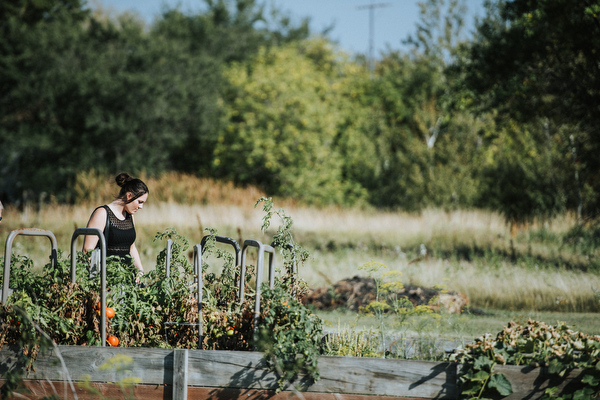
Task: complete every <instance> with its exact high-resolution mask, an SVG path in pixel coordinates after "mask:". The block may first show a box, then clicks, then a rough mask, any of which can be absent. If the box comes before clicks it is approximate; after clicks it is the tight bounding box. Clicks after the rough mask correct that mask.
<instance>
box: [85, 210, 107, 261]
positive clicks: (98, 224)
mask: <svg viewBox="0 0 600 400" xmlns="http://www.w3.org/2000/svg"><path fill="white" fill-rule="evenodd" d="M87 227H88V228H96V229H99V230H100V232H104V228H105V227H106V210H105V209H104V207H100V208H97V209H96V211H94V213H93V214H92V216H91V217H90V220H89V221H88V224H87ZM98 240H100V239H99V238H98V236H96V235H86V236H85V239H84V241H83V251H84V252H85V251H87V250H94V249H95V248H96V245H97V244H98ZM107 245H108V243H107Z"/></svg>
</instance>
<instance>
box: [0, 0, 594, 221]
mask: <svg viewBox="0 0 600 400" xmlns="http://www.w3.org/2000/svg"><path fill="white" fill-rule="evenodd" d="M205 3H206V7H205V10H204V11H203V12H199V13H196V14H194V13H189V12H182V11H181V10H179V9H166V10H165V11H164V12H163V13H162V14H161V15H158V16H157V17H156V18H155V20H154V21H153V22H152V23H151V24H147V23H144V22H142V21H141V20H140V19H139V17H136V16H132V15H129V14H123V15H118V16H116V17H108V16H106V15H104V14H103V13H102V12H101V11H93V12H92V11H91V10H90V9H89V8H88V7H87V5H86V4H85V3H84V2H83V1H79V0H38V1H30V0H5V1H2V2H0V192H1V193H0V195H1V196H2V199H3V200H5V201H6V200H8V201H10V202H13V203H19V202H23V201H27V199H30V200H31V199H36V200H39V199H40V197H44V196H45V198H54V199H56V201H60V202H74V201H77V200H78V194H77V192H76V190H75V188H76V187H77V185H75V184H74V183H75V182H77V181H78V179H79V181H80V178H81V174H84V173H87V172H89V171H99V172H100V173H103V174H104V173H105V174H107V176H109V175H111V174H113V173H115V172H119V171H122V170H126V171H128V172H130V173H140V172H144V173H145V174H147V175H150V176H157V177H158V176H161V175H164V174H168V173H173V172H179V173H185V174H192V175H195V176H198V177H199V178H204V179H216V180H222V181H230V182H234V183H235V184H237V185H241V186H246V185H253V186H256V187H258V188H260V189H261V190H263V191H264V192H265V193H267V194H268V195H272V196H281V197H291V198H294V199H296V200H298V201H301V202H303V203H307V204H314V205H327V204H336V205H342V206H356V205H359V206H360V205H366V206H375V207H379V208H389V209H402V210H409V211H411V210H415V211H418V210H420V209H423V208H425V207H441V208H446V209H456V208H470V207H479V208H489V209H493V210H498V211H501V212H502V213H503V214H504V215H505V216H506V217H507V219H509V220H512V221H516V222H523V221H526V220H527V219H529V218H532V217H536V216H542V217H544V216H552V215H555V214H556V213H561V212H565V211H574V212H577V213H578V215H579V216H580V217H581V218H582V220H586V221H593V220H594V219H595V218H596V217H597V216H598V213H599V210H600V199H599V196H598V193H599V192H600V152H599V151H600V135H599V133H600V132H599V129H600V50H599V48H598V43H600V21H599V16H600V0H585V1H584V0H576V1H574V0H537V1H532V0H515V1H508V0H503V1H494V2H488V3H487V6H486V15H485V16H484V17H483V18H482V19H481V20H480V21H478V23H477V24H476V28H477V29H476V31H475V32H472V34H469V33H468V32H465V31H464V23H465V21H464V19H463V18H464V15H465V10H464V3H463V2H462V1H459V0H429V1H426V2H423V3H422V14H421V15H422V17H421V20H420V22H419V24H417V26H416V27H415V34H414V35H413V36H411V37H410V38H407V42H408V43H409V44H411V45H412V50H411V51H407V52H402V51H399V50H394V49H392V48H390V49H389V50H388V51H386V52H385V53H383V54H380V56H379V57H378V59H377V60H376V63H375V66H374V69H372V70H371V69H370V68H369V63H368V60H366V59H365V57H364V56H357V57H354V58H352V57H350V56H348V55H346V54H344V53H343V52H342V51H340V50H339V48H337V47H336V46H335V44H334V43H332V42H331V41H330V40H329V39H328V38H327V36H326V35H315V34H314V33H312V32H310V31H309V29H308V23H307V21H304V22H302V23H299V24H293V23H291V22H290V21H291V19H290V18H289V17H288V16H286V15H284V14H282V13H280V12H278V11H277V10H272V9H267V8H265V7H264V4H263V3H262V2H260V1H258V0H206V1H205ZM400 39H401V38H398V40H400ZM78 176H79V178H78ZM251 200H255V199H251Z"/></svg>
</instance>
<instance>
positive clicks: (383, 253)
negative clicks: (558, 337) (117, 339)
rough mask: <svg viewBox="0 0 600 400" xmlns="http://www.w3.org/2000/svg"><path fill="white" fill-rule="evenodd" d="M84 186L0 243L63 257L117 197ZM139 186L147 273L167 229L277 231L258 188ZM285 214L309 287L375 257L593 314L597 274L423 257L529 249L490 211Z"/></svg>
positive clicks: (543, 305)
mask: <svg viewBox="0 0 600 400" xmlns="http://www.w3.org/2000/svg"><path fill="white" fill-rule="evenodd" d="M88 179H89V180H91V181H93V182H100V181H102V182H104V183H102V184H100V183H98V185H97V190H95V191H93V192H94V194H93V195H89V196H88V195H86V196H87V197H86V196H84V195H83V194H82V195H81V196H82V197H81V200H82V202H83V203H84V204H83V205H78V206H67V205H58V204H52V205H49V206H46V207H44V208H42V209H41V210H39V211H36V210H35V209H34V208H32V207H26V208H25V209H24V210H22V211H21V212H18V211H17V210H15V209H14V208H11V207H10V205H8V207H7V209H6V210H5V213H4V216H5V218H4V220H3V221H2V223H0V241H2V242H4V241H5V240H6V236H7V235H8V233H9V231H10V230H13V229H18V228H25V227H34V228H40V229H47V230H50V231H52V232H54V234H55V235H56V237H57V239H58V243H59V247H60V248H61V249H63V250H65V251H66V252H67V253H68V251H69V249H70V240H71V235H72V233H73V230H74V228H76V227H83V226H85V225H86V223H87V220H88V218H89V214H90V213H91V211H92V209H93V208H94V207H95V206H97V205H100V204H103V203H106V202H108V201H110V199H111V198H113V196H114V194H115V193H114V188H115V185H114V184H113V183H112V182H110V180H109V179H108V178H106V177H104V178H99V177H94V176H91V177H90V176H88ZM147 181H148V182H149V186H150V189H151V196H150V198H149V201H148V203H147V205H146V206H145V207H144V209H143V210H142V211H140V212H139V213H138V214H136V226H137V229H138V248H139V249H140V252H141V256H142V260H143V263H144V265H145V266H146V268H153V267H154V265H155V262H156V261H155V260H156V256H157V254H158V253H159V251H160V250H161V249H162V248H164V246H165V243H160V242H154V241H153V238H154V235H155V233H156V232H159V231H164V230H165V229H166V228H175V229H176V230H177V231H178V232H179V233H181V234H183V235H184V236H186V237H187V238H188V239H189V240H190V242H191V244H192V245H193V244H196V243H199V242H200V240H201V239H202V236H203V231H202V230H203V229H204V228H208V227H210V228H216V229H217V230H218V232H219V234H221V235H225V236H230V237H232V238H234V239H236V240H240V241H241V240H244V239H249V238H252V239H257V240H260V241H262V242H263V243H268V242H269V240H270V234H272V233H273V230H274V229H276V228H277V223H278V221H273V226H272V228H271V232H268V233H267V234H266V235H263V233H262V232H261V231H260V227H261V220H262V217H263V212H262V211H261V209H260V207H259V208H255V207H254V205H255V202H256V200H257V199H258V198H259V197H260V196H262V193H260V191H258V190H256V189H253V188H250V189H241V188H235V187H234V186H233V185H220V186H219V185H217V186H218V187H213V186H214V183H213V182H211V181H209V180H196V181H194V180H193V179H192V178H191V177H184V176H180V175H165V176H163V177H160V178H157V179H156V180H152V179H147ZM175 183H176V184H175ZM179 185H181V186H179ZM88 191H91V189H90V190H88ZM187 192H189V193H187ZM192 192H193V193H192ZM275 205H276V206H277V207H280V206H282V204H277V202H276V203H275ZM284 208H285V211H286V214H287V215H289V216H291V217H292V219H293V220H294V232H295V235H296V238H297V241H298V242H299V243H300V244H301V245H303V246H304V247H306V248H308V250H309V251H311V253H312V258H311V259H310V260H309V261H308V262H307V263H306V265H303V266H301V269H300V273H301V275H302V277H303V278H304V279H305V280H306V281H307V282H308V283H309V285H310V286H313V287H314V286H322V285H327V284H331V283H335V282H337V281H338V280H340V279H344V278H350V277H352V276H354V275H358V274H360V271H359V269H358V267H359V266H360V265H362V264H364V263H367V262H369V261H371V260H376V261H380V262H382V263H384V264H386V265H387V266H388V267H389V268H390V269H393V270H398V271H401V272H402V276H403V280H404V282H405V283H414V284H419V285H423V286H434V285H440V284H443V285H445V286H446V287H447V288H448V289H450V290H455V291H459V292H462V293H464V294H466V295H467V296H468V297H469V299H470V301H471V305H472V306H473V307H491V308H499V309H507V310H561V311H579V312H581V311H598V309H599V306H598V304H599V302H598V297H597V294H598V293H597V291H596V288H600V278H599V277H598V276H597V275H595V274H591V273H584V272H579V271H567V270H557V269H555V268H552V267H548V266H545V265H538V266H537V267H536V266H523V265H515V264H511V263H510V262H509V261H506V260H505V259H503V260H500V261H494V262H491V261H489V260H486V259H485V258H478V259H473V260H472V261H465V260H459V259H452V258H443V257H442V258H435V257H433V256H432V255H431V254H434V253H433V251H434V250H435V248H436V247H440V246H441V247H445V248H449V247H452V246H458V245H462V246H474V245H477V246H481V247H487V248H492V249H500V250H502V251H507V249H509V247H510V246H511V245H514V246H519V245H522V246H527V244H520V243H518V242H517V239H513V238H511V236H510V231H509V228H508V226H507V225H506V224H505V222H504V220H503V219H502V217H501V216H500V215H498V214H495V213H491V212H486V211H477V210H475V211H453V212H444V211H441V210H426V211H425V212H423V213H421V214H406V213H401V212H398V213H394V212H378V211H374V210H344V209H338V208H333V207H332V208H325V209H316V208H309V207H301V206H298V205H295V204H293V203H291V202H290V203H288V204H286V205H285V207H284ZM572 223H573V219H572V218H571V217H570V216H564V217H561V218H560V219H557V220H555V221H553V222H552V223H551V224H548V225H547V226H546V228H547V229H548V230H550V231H553V232H565V231H566V230H567V229H568V227H570V226H572ZM535 228H536V227H535V226H532V227H531V226H530V229H535ZM511 240H515V242H511ZM42 242H43V240H40V239H39V238H19V239H18V240H17V241H16V244H15V251H14V252H15V253H19V254H27V255H30V256H32V257H33V258H34V262H36V265H42V264H43V263H44V262H45V261H46V259H47V254H49V250H48V249H49V247H47V243H42ZM80 243H81V241H80ZM420 244H423V245H424V246H425V249H426V250H427V255H425V256H421V255H420V254H419V248H420ZM529 247H531V245H529ZM540 251H542V250H540ZM543 251H550V250H548V249H546V250H543ZM552 251H553V250H552Z"/></svg>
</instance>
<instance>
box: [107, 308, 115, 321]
mask: <svg viewBox="0 0 600 400" xmlns="http://www.w3.org/2000/svg"><path fill="white" fill-rule="evenodd" d="M106 316H107V317H108V319H111V318H112V317H114V316H115V310H113V309H112V308H111V307H106Z"/></svg>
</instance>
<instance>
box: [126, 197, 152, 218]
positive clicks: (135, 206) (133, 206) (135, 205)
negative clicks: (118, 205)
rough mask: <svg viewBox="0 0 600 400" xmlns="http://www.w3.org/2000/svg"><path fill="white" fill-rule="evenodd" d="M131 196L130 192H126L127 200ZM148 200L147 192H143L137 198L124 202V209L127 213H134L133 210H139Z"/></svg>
mask: <svg viewBox="0 0 600 400" xmlns="http://www.w3.org/2000/svg"><path fill="white" fill-rule="evenodd" d="M132 197H133V194H131V193H130V192H127V200H128V201H129V200H130V199H131V198H132ZM147 200H148V193H144V194H143V195H141V196H140V197H138V198H137V199H135V200H133V201H131V202H129V203H126V204H125V210H126V211H127V212H128V213H129V214H135V212H136V211H137V210H141V209H142V208H144V203H145V202H146V201H147Z"/></svg>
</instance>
